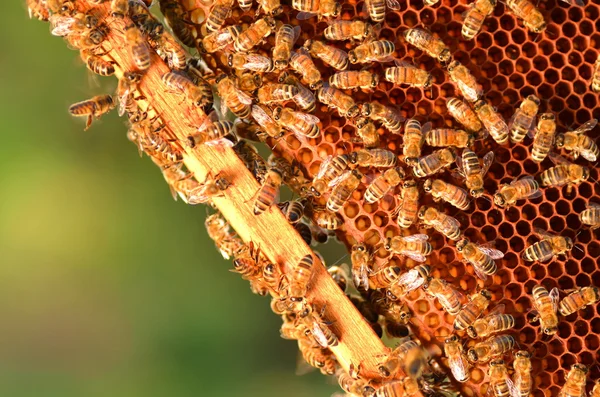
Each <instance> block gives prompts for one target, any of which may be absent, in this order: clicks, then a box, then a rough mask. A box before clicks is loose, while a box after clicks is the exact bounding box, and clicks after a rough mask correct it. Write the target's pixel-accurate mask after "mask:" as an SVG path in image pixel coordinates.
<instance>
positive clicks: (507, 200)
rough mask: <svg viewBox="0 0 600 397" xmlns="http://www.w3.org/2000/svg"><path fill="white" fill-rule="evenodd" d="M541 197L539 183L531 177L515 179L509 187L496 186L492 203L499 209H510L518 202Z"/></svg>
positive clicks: (504, 185) (503, 185)
mask: <svg viewBox="0 0 600 397" xmlns="http://www.w3.org/2000/svg"><path fill="white" fill-rule="evenodd" d="M541 195H542V192H541V191H540V185H539V183H538V182H537V181H536V180H535V179H534V178H533V177H532V176H524V177H522V178H519V179H515V180H514V181H512V182H511V183H510V185H506V184H502V185H500V186H498V191H497V192H496V194H494V203H496V205H497V206H499V207H510V206H513V205H515V204H516V203H517V201H519V200H524V199H535V198H538V197H540V196H541Z"/></svg>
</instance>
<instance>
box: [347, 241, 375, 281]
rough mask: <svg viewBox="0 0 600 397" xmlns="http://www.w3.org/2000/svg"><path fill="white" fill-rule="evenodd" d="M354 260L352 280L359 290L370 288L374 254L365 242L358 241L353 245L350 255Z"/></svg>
mask: <svg viewBox="0 0 600 397" xmlns="http://www.w3.org/2000/svg"><path fill="white" fill-rule="evenodd" d="M350 258H351V261H352V281H353V282H354V286H355V287H356V289H358V290H359V291H366V290H368V289H369V273H370V272H371V268H372V261H373V256H372V255H371V254H370V253H369V250H368V248H367V246H366V244H365V243H356V244H354V245H353V246H352V253H351V255H350Z"/></svg>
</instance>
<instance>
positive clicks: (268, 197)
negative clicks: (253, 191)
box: [253, 168, 283, 215]
mask: <svg viewBox="0 0 600 397" xmlns="http://www.w3.org/2000/svg"><path fill="white" fill-rule="evenodd" d="M282 183H283V175H282V173H281V171H280V170H278V169H277V168H270V169H269V170H268V171H267V175H266V176H265V180H264V181H263V183H262V186H261V187H260V189H259V190H258V193H257V196H256V200H255V201H254V209H253V211H254V215H260V214H262V213H263V212H265V211H266V210H268V209H269V208H270V207H271V205H273V204H274V203H275V200H276V199H277V195H278V194H279V188H280V187H281V184H282Z"/></svg>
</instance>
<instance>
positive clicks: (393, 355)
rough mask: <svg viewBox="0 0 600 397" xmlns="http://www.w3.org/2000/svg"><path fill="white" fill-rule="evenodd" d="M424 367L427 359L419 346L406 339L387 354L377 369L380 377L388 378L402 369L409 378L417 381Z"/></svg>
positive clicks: (408, 338)
mask: <svg viewBox="0 0 600 397" xmlns="http://www.w3.org/2000/svg"><path fill="white" fill-rule="evenodd" d="M426 366H427V359H426V356H425V352H424V351H423V349H422V348H421V346H420V344H419V343H417V342H415V341H414V340H412V339H410V337H407V338H404V339H403V341H402V342H401V343H400V344H399V345H398V346H397V347H396V348H395V349H394V350H393V351H391V352H390V353H389V355H388V357H387V358H386V360H385V361H384V362H383V363H381V364H380V365H379V367H378V368H377V369H378V371H379V373H380V374H381V376H383V377H385V378H388V377H390V376H392V375H393V374H395V373H396V372H397V371H398V370H399V369H400V368H401V367H404V370H405V372H406V374H407V375H408V376H409V377H411V378H413V379H418V378H419V377H420V376H421V373H422V372H423V369H424V368H425V367H426Z"/></svg>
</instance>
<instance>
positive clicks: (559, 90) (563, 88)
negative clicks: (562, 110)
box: [555, 82, 571, 121]
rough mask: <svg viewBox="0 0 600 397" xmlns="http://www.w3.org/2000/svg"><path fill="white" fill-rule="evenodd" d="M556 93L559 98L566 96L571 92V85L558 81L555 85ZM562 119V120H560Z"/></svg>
mask: <svg viewBox="0 0 600 397" xmlns="http://www.w3.org/2000/svg"><path fill="white" fill-rule="evenodd" d="M555 90H556V94H557V95H558V96H559V97H560V98H566V97H567V96H568V95H569V94H570V93H571V87H570V85H569V84H568V83H565V82H560V83H558V84H557V85H556V88H555ZM561 121H562V120H561Z"/></svg>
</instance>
